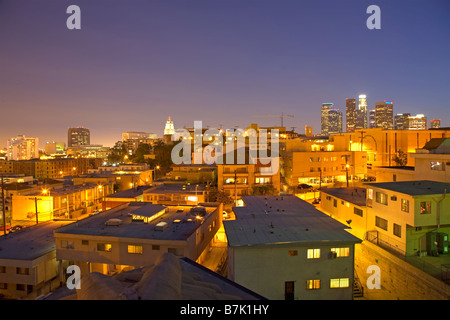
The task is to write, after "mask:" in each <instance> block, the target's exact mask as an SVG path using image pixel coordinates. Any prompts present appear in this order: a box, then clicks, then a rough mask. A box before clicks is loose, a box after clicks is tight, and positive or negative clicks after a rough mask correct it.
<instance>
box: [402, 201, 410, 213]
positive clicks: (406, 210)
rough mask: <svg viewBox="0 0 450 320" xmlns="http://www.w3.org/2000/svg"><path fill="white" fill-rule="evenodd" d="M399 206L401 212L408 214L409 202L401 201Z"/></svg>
mask: <svg viewBox="0 0 450 320" xmlns="http://www.w3.org/2000/svg"><path fill="white" fill-rule="evenodd" d="M401 205H402V211H403V212H409V200H406V199H402V202H401Z"/></svg>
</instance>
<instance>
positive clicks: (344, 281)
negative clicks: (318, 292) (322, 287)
mask: <svg viewBox="0 0 450 320" xmlns="http://www.w3.org/2000/svg"><path fill="white" fill-rule="evenodd" d="M349 284H350V280H349V279H348V278H338V279H330V288H348V287H349Z"/></svg>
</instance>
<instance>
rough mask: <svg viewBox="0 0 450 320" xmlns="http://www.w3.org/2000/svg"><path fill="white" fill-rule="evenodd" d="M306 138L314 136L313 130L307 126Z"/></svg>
mask: <svg viewBox="0 0 450 320" xmlns="http://www.w3.org/2000/svg"><path fill="white" fill-rule="evenodd" d="M305 136H307V137H312V136H313V128H312V127H310V126H308V125H306V126H305Z"/></svg>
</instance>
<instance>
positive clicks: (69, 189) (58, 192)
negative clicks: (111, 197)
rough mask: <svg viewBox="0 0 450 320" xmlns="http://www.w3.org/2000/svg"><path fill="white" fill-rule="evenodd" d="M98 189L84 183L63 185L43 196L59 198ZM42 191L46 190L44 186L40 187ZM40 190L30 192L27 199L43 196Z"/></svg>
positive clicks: (96, 185) (92, 184) (91, 184)
mask: <svg viewBox="0 0 450 320" xmlns="http://www.w3.org/2000/svg"><path fill="white" fill-rule="evenodd" d="M96 187H98V184H96V183H84V184H77V185H65V186H63V187H61V188H54V189H49V193H48V194H46V195H45V196H48V197H59V196H65V195H67V194H71V193H75V192H79V191H84V190H88V189H93V188H96ZM41 188H42V190H43V189H47V188H46V187H45V186H41ZM42 190H41V189H39V190H36V191H35V192H32V193H30V194H27V197H29V196H43V194H42Z"/></svg>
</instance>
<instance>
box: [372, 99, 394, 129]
mask: <svg viewBox="0 0 450 320" xmlns="http://www.w3.org/2000/svg"><path fill="white" fill-rule="evenodd" d="M375 122H376V128H383V129H393V126H394V104H393V103H392V101H381V102H377V103H376V104H375Z"/></svg>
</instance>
